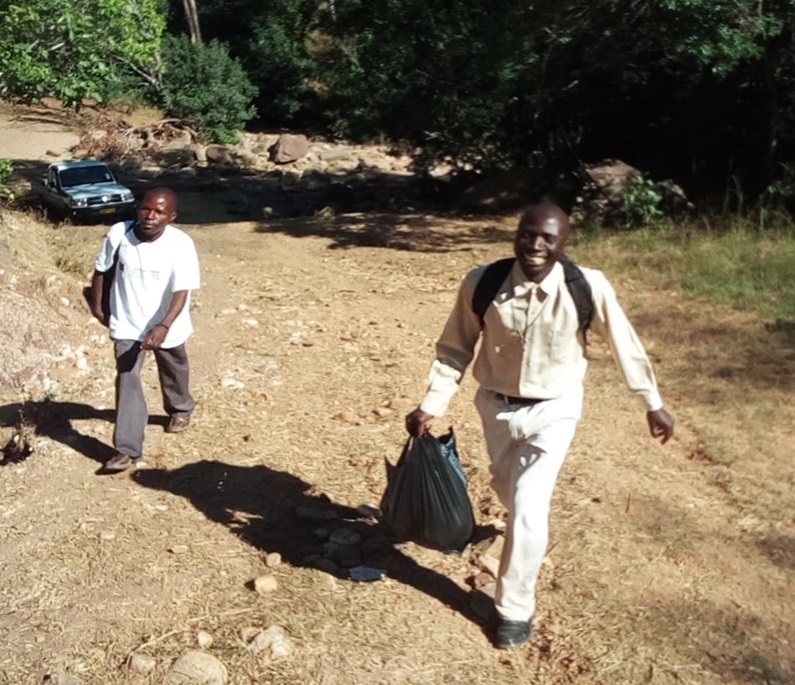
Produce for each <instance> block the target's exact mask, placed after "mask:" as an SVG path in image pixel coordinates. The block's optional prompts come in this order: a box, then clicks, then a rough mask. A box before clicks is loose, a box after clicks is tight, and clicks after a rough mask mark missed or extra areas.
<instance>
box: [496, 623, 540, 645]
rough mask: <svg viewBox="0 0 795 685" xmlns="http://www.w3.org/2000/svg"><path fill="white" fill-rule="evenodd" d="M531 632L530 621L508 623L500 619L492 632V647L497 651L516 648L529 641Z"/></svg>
mask: <svg viewBox="0 0 795 685" xmlns="http://www.w3.org/2000/svg"><path fill="white" fill-rule="evenodd" d="M532 632H533V631H532V627H531V624H530V621H509V620H507V619H504V618H500V619H498V620H497V628H496V630H495V631H494V646H495V647H496V648H497V649H510V648H511V647H518V646H519V645H523V644H524V643H525V642H527V641H528V640H529V639H530V635H531V633H532Z"/></svg>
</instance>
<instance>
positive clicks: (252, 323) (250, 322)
mask: <svg viewBox="0 0 795 685" xmlns="http://www.w3.org/2000/svg"><path fill="white" fill-rule="evenodd" d="M243 324H244V325H246V326H248V327H249V328H256V327H257V326H259V321H257V320H256V319H243Z"/></svg>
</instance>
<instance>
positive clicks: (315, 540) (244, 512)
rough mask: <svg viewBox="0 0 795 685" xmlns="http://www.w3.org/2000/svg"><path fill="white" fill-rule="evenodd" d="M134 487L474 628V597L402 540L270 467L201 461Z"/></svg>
mask: <svg viewBox="0 0 795 685" xmlns="http://www.w3.org/2000/svg"><path fill="white" fill-rule="evenodd" d="M132 478H133V480H134V481H135V482H136V483H138V484H140V485H142V486H144V487H147V488H152V489H155V490H162V491H165V492H170V493H172V494H174V495H177V496H179V497H184V498H185V499H187V500H188V501H190V502H191V504H192V505H193V506H194V507H195V508H196V509H197V510H199V511H200V512H202V513H203V514H204V515H205V516H206V517H207V518H208V519H209V520H211V521H215V522H216V523H220V524H223V525H224V526H226V527H227V528H228V529H229V530H230V531H231V532H232V533H234V534H235V535H237V536H238V537H239V538H240V539H241V540H243V541H244V542H246V543H247V544H249V545H251V546H252V547H254V548H255V549H257V550H260V551H262V552H266V553H270V552H278V553H279V554H280V555H281V557H282V559H283V560H284V561H286V562H287V563H289V564H291V565H293V566H297V567H306V568H315V569H320V570H322V571H325V572H326V573H329V574H331V575H334V576H335V577H338V578H342V579H348V578H349V575H348V574H349V571H348V569H349V568H351V567H356V566H365V567H368V568H374V569H383V570H385V571H386V573H387V575H388V576H389V577H390V578H392V579H394V580H396V581H398V582H400V583H403V584H405V585H409V586H411V587H413V588H415V589H417V590H419V591H420V592H423V593H425V594H427V595H428V596H429V597H433V598H434V599H436V600H437V601H439V602H441V603H442V604H444V605H446V606H448V607H450V608H451V609H453V610H455V611H457V612H458V613H460V614H461V615H462V616H464V617H466V618H467V619H469V620H471V621H472V622H474V623H476V624H478V625H481V626H482V625H483V621H482V619H481V618H480V617H479V616H478V615H477V614H476V613H475V612H474V611H473V609H472V606H471V604H472V594H471V593H469V592H467V591H465V590H463V589H462V588H460V587H459V586H458V585H457V584H456V583H455V582H453V581H452V580H450V579H449V578H447V577H445V576H444V575H442V574H440V573H437V572H435V571H432V570H430V569H427V568H424V567H423V566H421V565H419V564H418V563H417V562H416V561H414V560H413V559H411V558H410V557H409V556H407V555H406V554H404V553H402V552H401V551H399V550H398V549H396V548H395V545H394V543H395V540H394V539H393V538H392V537H391V536H390V535H389V533H388V532H387V531H386V530H385V529H384V528H383V526H382V525H381V524H380V523H379V522H378V521H377V520H376V519H375V518H373V517H372V516H369V515H367V513H361V512H359V511H358V510H356V509H353V508H351V507H348V506H344V505H339V504H335V503H334V502H332V501H331V500H330V499H329V498H328V497H327V496H325V495H322V494H315V493H314V492H313V489H312V486H311V485H310V484H309V483H307V482H305V481H303V480H301V479H300V478H298V477H296V476H294V475H292V474H290V473H287V472H284V471H277V470H275V469H271V468H269V467H267V466H264V465H257V466H235V465H232V464H227V463H224V462H221V461H208V460H204V461H198V462H194V463H191V464H186V465H185V466H181V467H179V468H176V469H173V470H170V471H167V470H154V469H152V470H149V469H146V470H141V471H137V472H136V473H135V474H133V476H132Z"/></svg>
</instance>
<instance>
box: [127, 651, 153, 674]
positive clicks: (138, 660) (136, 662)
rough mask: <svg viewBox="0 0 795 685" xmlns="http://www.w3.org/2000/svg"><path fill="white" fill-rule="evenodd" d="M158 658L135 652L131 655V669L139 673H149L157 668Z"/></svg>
mask: <svg viewBox="0 0 795 685" xmlns="http://www.w3.org/2000/svg"><path fill="white" fill-rule="evenodd" d="M155 666H157V659H155V658H154V657H152V656H146V655H145V654H133V655H132V656H131V657H130V669H131V670H133V671H138V672H139V673H149V672H150V671H154V670H155Z"/></svg>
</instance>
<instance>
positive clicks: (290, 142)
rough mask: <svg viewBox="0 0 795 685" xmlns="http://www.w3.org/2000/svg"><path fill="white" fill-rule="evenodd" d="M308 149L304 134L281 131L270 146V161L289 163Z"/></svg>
mask: <svg viewBox="0 0 795 685" xmlns="http://www.w3.org/2000/svg"><path fill="white" fill-rule="evenodd" d="M308 151H309V140H307V137H306V136H303V135H295V134H291V133H283V134H282V135H280V136H279V138H278V139H277V140H276V142H275V143H274V144H273V145H272V146H271V148H270V155H271V161H272V162H276V164H289V163H290V162H295V161H297V160H299V159H301V158H302V157H303V156H304V155H306V153H307V152H308Z"/></svg>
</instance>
